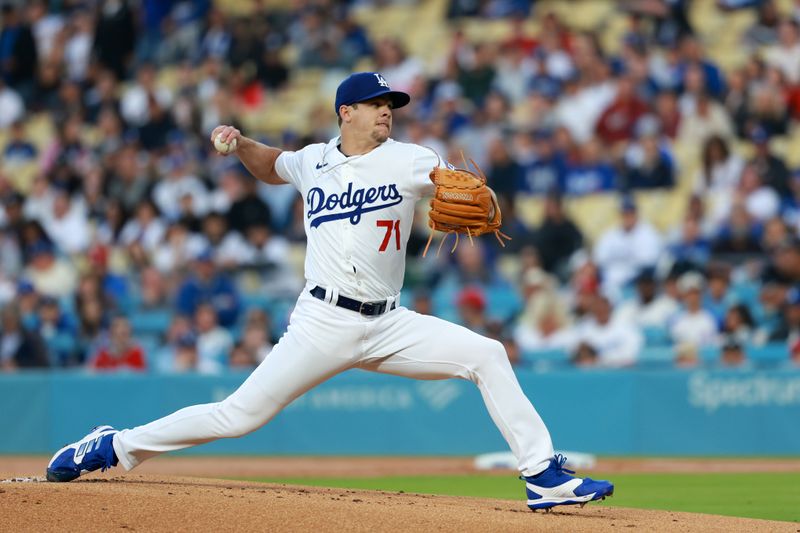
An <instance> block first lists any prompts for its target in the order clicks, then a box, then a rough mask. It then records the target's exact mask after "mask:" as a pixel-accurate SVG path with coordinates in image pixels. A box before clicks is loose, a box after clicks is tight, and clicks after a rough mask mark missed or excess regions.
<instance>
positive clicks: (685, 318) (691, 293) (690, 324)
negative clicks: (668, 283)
mask: <svg viewBox="0 0 800 533" xmlns="http://www.w3.org/2000/svg"><path fill="white" fill-rule="evenodd" d="M704 288H705V279H704V278H703V275H702V274H700V273H698V272H693V271H691V272H686V273H685V274H683V275H682V276H681V277H680V278H678V291H679V293H680V295H681V300H682V303H683V309H682V310H681V311H679V312H678V314H677V315H676V316H675V317H674V320H673V321H672V323H671V325H670V336H671V337H672V341H673V342H674V343H675V344H683V343H686V344H692V345H694V346H698V347H701V346H713V345H715V344H716V343H717V341H718V340H719V339H718V337H719V335H718V333H717V331H718V329H717V321H716V320H715V319H714V315H712V314H711V313H709V312H708V311H707V310H706V309H704V308H703V306H702V303H703V289H704Z"/></svg>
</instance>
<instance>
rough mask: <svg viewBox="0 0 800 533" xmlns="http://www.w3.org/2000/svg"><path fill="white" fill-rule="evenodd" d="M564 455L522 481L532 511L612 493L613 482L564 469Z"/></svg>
mask: <svg viewBox="0 0 800 533" xmlns="http://www.w3.org/2000/svg"><path fill="white" fill-rule="evenodd" d="M566 460H567V458H566V457H564V456H563V455H561V454H558V455H556V456H555V457H554V458H553V459H551V460H550V466H548V467H547V469H545V470H544V471H543V472H541V473H539V474H537V475H535V476H530V477H523V478H521V479H524V480H525V492H527V493H528V507H530V508H531V510H532V511H536V510H537V509H550V508H551V507H555V506H556V505H576V504H577V505H580V506H581V507H582V506H584V505H585V504H586V502H591V501H594V500H602V499H604V498H605V497H606V496H611V495H612V494H614V485H613V484H611V483H610V482H608V481H595V480H593V479H589V478H588V477H587V478H579V477H575V476H571V475H570V474H574V473H575V472H573V471H572V470H567V469H566V468H564V463H565V462H566Z"/></svg>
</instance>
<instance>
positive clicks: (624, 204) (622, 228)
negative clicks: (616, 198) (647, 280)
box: [594, 195, 664, 298]
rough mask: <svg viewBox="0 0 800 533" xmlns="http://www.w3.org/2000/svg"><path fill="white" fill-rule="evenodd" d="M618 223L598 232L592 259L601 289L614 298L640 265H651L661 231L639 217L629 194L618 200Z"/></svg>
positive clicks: (658, 254) (660, 244)
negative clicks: (598, 275) (619, 219)
mask: <svg viewBox="0 0 800 533" xmlns="http://www.w3.org/2000/svg"><path fill="white" fill-rule="evenodd" d="M620 211H621V218H622V223H621V224H620V225H619V226H617V227H613V228H611V229H609V230H607V231H606V232H605V233H603V234H602V235H600V238H599V239H598V241H597V245H596V246H595V249H594V261H595V262H596V263H597V266H598V267H599V268H600V272H601V273H602V279H603V289H604V290H605V291H606V294H609V295H612V297H613V298H616V297H617V295H619V294H620V291H621V290H622V288H623V287H624V286H625V285H626V284H628V283H629V282H630V281H632V280H633V278H634V277H635V276H636V274H637V273H638V272H639V270H641V269H642V268H644V267H650V266H655V264H656V262H657V261H658V259H659V258H660V257H661V253H662V252H663V248H664V245H663V242H662V239H661V235H660V234H659V233H658V232H657V231H656V229H655V228H654V227H653V226H652V225H650V223H648V222H646V221H644V220H642V219H640V217H639V214H638V211H637V208H636V203H635V201H634V199H633V197H631V196H627V195H626V196H624V197H623V198H622V200H621V201H620Z"/></svg>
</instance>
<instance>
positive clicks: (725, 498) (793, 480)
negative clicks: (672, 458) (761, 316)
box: [248, 473, 800, 522]
mask: <svg viewBox="0 0 800 533" xmlns="http://www.w3.org/2000/svg"><path fill="white" fill-rule="evenodd" d="M592 477H593V478H595V479H611V480H612V481H613V482H614V485H615V492H614V497H613V498H610V499H606V500H605V502H603V503H599V504H596V505H610V506H615V507H637V508H640V509H663V510H668V511H688V512H695V513H710V514H720V515H729V516H743V517H750V518H764V519H768V520H785V521H792V522H800V473H777V474H774V473H755V474H728V473H725V474H722V473H713V474H703V473H698V474H612V475H608V476H605V475H603V474H592ZM248 479H250V480H251V481H262V482H269V483H287V484H295V485H315V486H322V487H340V488H351V489H367V490H384V491H393V492H397V491H401V490H402V491H405V492H418V493H423V494H446V495H452V496H476V497H485V498H499V499H508V500H520V501H521V500H523V499H524V491H523V488H522V482H521V481H519V480H517V479H515V478H514V477H513V476H497V475H479V474H475V475H466V476H454V475H450V476H391V477H374V478H297V477H294V478H248Z"/></svg>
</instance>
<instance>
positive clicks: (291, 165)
mask: <svg viewBox="0 0 800 533" xmlns="http://www.w3.org/2000/svg"><path fill="white" fill-rule="evenodd" d="M304 152H305V149H303V150H298V151H297V152H281V153H280V155H278V159H276V160H275V171H276V172H277V173H278V175H279V176H280V177H281V178H283V179H284V180H285V181H287V182H289V183H291V184H292V185H294V187H295V188H296V189H297V190H303V189H302V185H303V183H302V182H303V159H304V158H303V156H304V155H305V154H304Z"/></svg>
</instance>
